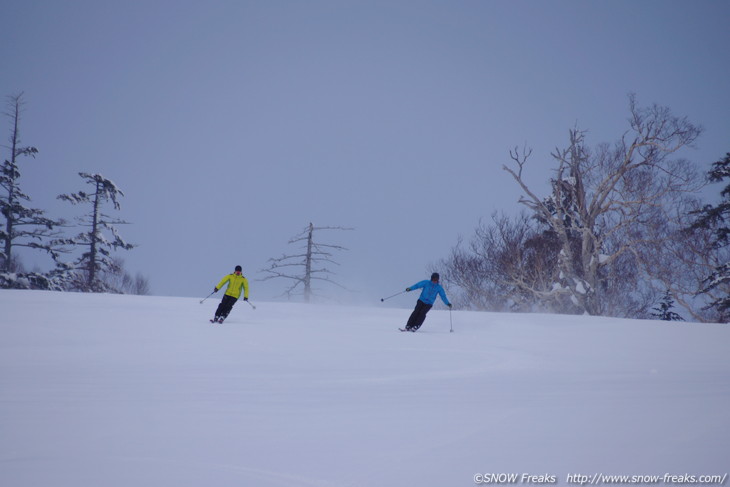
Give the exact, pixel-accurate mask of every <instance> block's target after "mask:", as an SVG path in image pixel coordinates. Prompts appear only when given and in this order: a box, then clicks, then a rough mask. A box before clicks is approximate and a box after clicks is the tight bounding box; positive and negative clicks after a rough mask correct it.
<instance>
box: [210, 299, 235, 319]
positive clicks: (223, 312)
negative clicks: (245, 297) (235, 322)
mask: <svg viewBox="0 0 730 487" xmlns="http://www.w3.org/2000/svg"><path fill="white" fill-rule="evenodd" d="M236 301H238V298H234V297H233V296H229V295H227V294H226V295H224V296H223V299H221V304H219V305H218V309H217V310H215V317H216V318H220V317H222V318H227V317H228V313H230V312H231V310H232V309H233V305H234V304H236Z"/></svg>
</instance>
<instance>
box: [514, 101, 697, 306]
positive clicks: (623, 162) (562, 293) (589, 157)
mask: <svg viewBox="0 0 730 487" xmlns="http://www.w3.org/2000/svg"><path fill="white" fill-rule="evenodd" d="M629 107H630V118H629V124H630V128H629V130H628V131H627V132H626V133H625V134H624V136H623V137H622V138H621V139H620V140H619V141H618V142H617V143H615V144H614V145H613V146H609V145H608V144H603V145H600V146H598V148H597V149H596V150H594V151H591V150H590V149H589V148H588V147H587V146H586V144H585V133H584V132H583V131H580V130H578V129H574V130H571V131H570V141H569V145H568V147H567V148H566V149H556V150H555V151H554V152H553V153H552V157H553V159H554V160H555V161H556V163H557V168H556V170H555V177H554V179H553V180H552V192H551V194H550V195H549V196H548V197H547V198H541V197H539V196H538V195H537V194H536V193H535V192H534V191H533V190H532V189H530V188H529V187H528V185H527V183H526V182H525V180H524V179H523V171H524V170H525V167H526V163H527V159H528V158H529V156H530V151H526V150H523V151H521V152H520V151H518V150H515V151H511V152H510V155H511V158H512V160H513V165H512V166H511V167H510V166H507V165H505V166H504V167H503V168H504V170H505V171H507V172H508V173H509V174H510V175H511V176H512V177H513V178H514V180H515V181H516V182H517V184H518V185H519V186H520V188H521V189H522V192H523V193H524V195H523V196H522V197H521V198H520V202H521V203H522V204H524V205H526V206H527V207H528V208H530V209H531V210H532V211H533V212H534V213H535V215H536V216H537V218H538V219H540V220H541V221H542V222H544V223H546V224H547V225H548V226H549V227H550V228H551V230H552V231H553V232H555V235H556V236H557V238H558V241H559V242H560V253H559V259H558V268H559V274H558V276H557V279H556V280H555V282H554V283H553V286H552V288H551V290H550V292H549V295H548V296H547V297H549V298H555V299H562V298H564V297H567V298H569V299H570V300H571V302H572V303H573V304H574V305H575V306H576V308H577V309H578V311H580V312H586V313H589V314H592V315H601V314H614V315H628V314H630V313H640V312H641V310H638V309H634V310H633V311H631V312H629V310H627V309H620V308H617V306H621V303H623V302H624V301H622V298H621V295H623V298H624V299H626V298H629V297H631V298H634V297H636V296H637V294H638V298H637V300H636V302H635V303H632V305H631V308H635V307H637V306H638V307H639V308H643V307H644V304H642V303H648V302H656V300H655V299H653V297H652V298H651V299H648V298H647V297H646V296H642V295H641V293H642V292H647V293H650V294H653V293H655V292H664V291H665V290H666V289H667V286H666V285H665V284H664V283H662V284H661V285H659V286H657V285H655V281H656V280H657V279H660V280H661V276H662V273H663V272H664V271H665V270H667V269H668V268H670V267H671V266H672V265H675V264H676V262H669V261H667V260H659V259H661V258H662V257H666V258H668V257H669V253H670V249H669V247H671V245H672V239H673V238H676V236H677V232H678V231H679V230H680V229H681V228H683V227H685V222H684V221H682V219H683V218H684V215H686V213H684V212H683V211H677V209H678V208H687V207H689V206H691V205H692V204H693V203H692V202H693V201H694V200H695V196H694V194H696V192H697V191H698V190H699V189H700V188H701V187H702V186H703V184H704V181H703V180H702V179H701V178H699V177H698V174H697V172H696V170H695V168H694V166H693V165H692V164H690V163H689V162H688V161H686V160H682V159H671V158H670V156H671V155H672V154H674V153H676V152H677V151H679V150H680V149H682V148H685V147H688V146H691V145H692V144H693V143H694V141H695V140H696V139H697V137H698V136H699V134H700V133H701V128H699V127H697V126H695V125H693V124H692V123H690V122H689V121H688V120H687V119H686V118H680V117H676V116H674V115H672V114H671V112H670V110H669V109H668V108H665V107H660V106H657V105H653V106H651V107H649V108H639V107H638V106H637V104H636V100H635V97H634V96H633V95H630V96H629ZM656 249H660V250H659V251H658V250H656ZM631 270H635V271H637V272H634V273H632V274H625V273H626V272H627V271H631ZM639 273H640V274H639ZM640 278H641V279H640ZM617 284H620V285H621V286H623V289H619V290H618V292H617V290H616V289H615V288H612V286H615V285H617ZM642 286H646V287H642ZM631 288H633V291H634V293H630V294H626V292H627V291H630V290H631ZM673 295H674V294H673ZM675 297H677V296H676V295H675ZM683 304H687V303H686V302H685V303H683Z"/></svg>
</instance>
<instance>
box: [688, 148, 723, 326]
mask: <svg viewBox="0 0 730 487" xmlns="http://www.w3.org/2000/svg"><path fill="white" fill-rule="evenodd" d="M728 178H730V153H727V154H725V158H724V159H721V160H719V161H717V162H715V163H713V164H712V169H711V170H710V171H709V173H708V179H709V180H710V181H711V182H723V181H725V180H726V179H728ZM720 196H721V200H720V202H719V203H717V204H716V205H705V206H704V207H703V208H702V209H701V210H700V211H698V212H696V213H697V215H698V218H697V221H696V222H695V223H694V225H693V228H703V229H709V230H711V231H712V232H713V235H714V239H713V247H714V250H716V251H717V250H722V249H725V250H727V249H728V247H730V228H729V227H728V223H729V222H728V218H729V217H730V183H728V184H726V185H725V187H724V188H723V190H722V191H721V192H720ZM719 255H726V253H719ZM703 284H704V287H703V288H702V289H701V290H700V292H699V293H698V294H706V295H708V296H710V298H711V302H710V304H709V306H708V308H714V309H715V310H717V311H718V312H719V313H720V319H721V320H722V321H727V319H728V318H730V262H727V261H724V262H722V261H721V262H719V263H718V264H717V265H716V266H715V268H714V269H713V271H712V272H711V273H710V275H709V276H707V278H706V279H705V281H704V283H703Z"/></svg>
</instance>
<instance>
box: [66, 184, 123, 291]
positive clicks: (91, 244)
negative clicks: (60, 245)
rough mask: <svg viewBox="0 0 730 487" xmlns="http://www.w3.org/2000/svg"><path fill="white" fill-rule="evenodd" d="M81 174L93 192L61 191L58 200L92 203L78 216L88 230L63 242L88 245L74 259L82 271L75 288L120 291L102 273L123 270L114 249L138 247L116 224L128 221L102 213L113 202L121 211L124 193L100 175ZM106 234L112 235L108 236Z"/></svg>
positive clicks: (81, 245) (76, 267)
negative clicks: (127, 239) (125, 236)
mask: <svg viewBox="0 0 730 487" xmlns="http://www.w3.org/2000/svg"><path fill="white" fill-rule="evenodd" d="M79 176H81V178H82V179H84V181H85V182H86V183H87V184H90V185H91V186H92V188H93V191H92V192H90V193H87V192H85V191H79V192H78V193H72V194H62V195H60V196H59V197H58V199H60V200H63V201H68V202H70V203H71V204H74V205H76V204H82V203H88V204H90V206H91V209H90V211H89V213H87V214H86V215H85V216H83V217H80V218H78V221H79V224H80V225H81V226H84V227H88V228H89V230H88V231H86V232H82V233H80V234H78V235H77V236H76V237H74V238H72V239H67V240H65V241H64V243H65V244H67V245H69V246H72V247H82V248H86V250H85V251H84V252H83V254H82V255H81V257H79V258H78V260H77V261H76V262H75V269H76V270H77V271H80V275H79V276H78V279H77V281H76V284H75V287H76V288H77V289H78V290H80V291H85V292H104V291H117V292H118V291H119V290H116V289H110V287H109V285H108V284H106V283H105V282H104V280H103V279H102V274H103V273H104V272H107V273H110V274H118V273H119V272H120V269H118V267H119V261H115V260H114V259H112V258H111V252H112V251H114V250H117V249H124V250H130V249H132V248H134V247H135V246H134V245H132V244H130V243H127V242H125V241H124V240H123V239H122V238H121V236H120V235H119V232H118V231H117V228H116V226H115V225H122V224H127V222H125V221H123V220H119V219H114V218H111V217H109V216H108V215H106V214H104V213H103V212H102V207H103V205H104V204H105V203H111V204H112V205H113V206H114V209H115V210H120V209H121V206H120V204H119V201H118V198H119V197H120V196H124V193H123V192H122V191H121V190H120V189H119V188H118V187H117V186H116V185H115V184H114V183H113V182H112V181H110V180H109V179H106V178H105V177H104V176H102V175H101V174H88V173H84V172H81V173H79ZM104 230H106V232H105V231H104ZM107 235H110V236H111V237H112V238H111V239H107Z"/></svg>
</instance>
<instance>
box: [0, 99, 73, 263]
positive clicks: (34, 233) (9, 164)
mask: <svg viewBox="0 0 730 487" xmlns="http://www.w3.org/2000/svg"><path fill="white" fill-rule="evenodd" d="M23 105H24V101H23V94H22V93H20V94H18V95H13V96H9V97H8V100H7V111H6V112H5V115H7V116H8V118H9V119H10V121H11V129H10V137H9V139H8V142H9V144H10V145H8V146H3V147H4V148H6V149H8V150H9V151H10V154H9V156H10V157H9V158H8V159H5V160H4V161H3V164H2V167H0V188H2V190H3V193H2V194H1V195H0V213H2V215H3V217H4V218H5V223H4V225H3V228H2V229H0V242H2V248H0V271H4V272H12V271H16V270H17V267H16V260H15V259H14V256H13V248H15V247H26V248H31V249H38V250H44V251H46V252H48V253H50V254H51V256H52V257H54V258H55V257H57V253H58V250H59V249H58V248H57V246H56V245H55V243H54V240H53V239H54V237H56V236H58V233H57V232H56V231H55V228H56V227H58V226H62V225H63V224H64V222H63V220H52V219H50V218H47V217H46V216H44V215H45V212H44V211H43V210H39V209H37V208H29V207H28V206H26V202H29V201H30V197H29V196H28V195H27V194H25V193H24V192H23V190H22V189H21V188H20V183H19V180H20V167H19V163H20V159H21V158H23V157H33V158H34V157H35V155H36V154H37V153H38V149H36V148H35V147H32V146H23V145H21V140H20V120H21V114H22V112H23Z"/></svg>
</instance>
